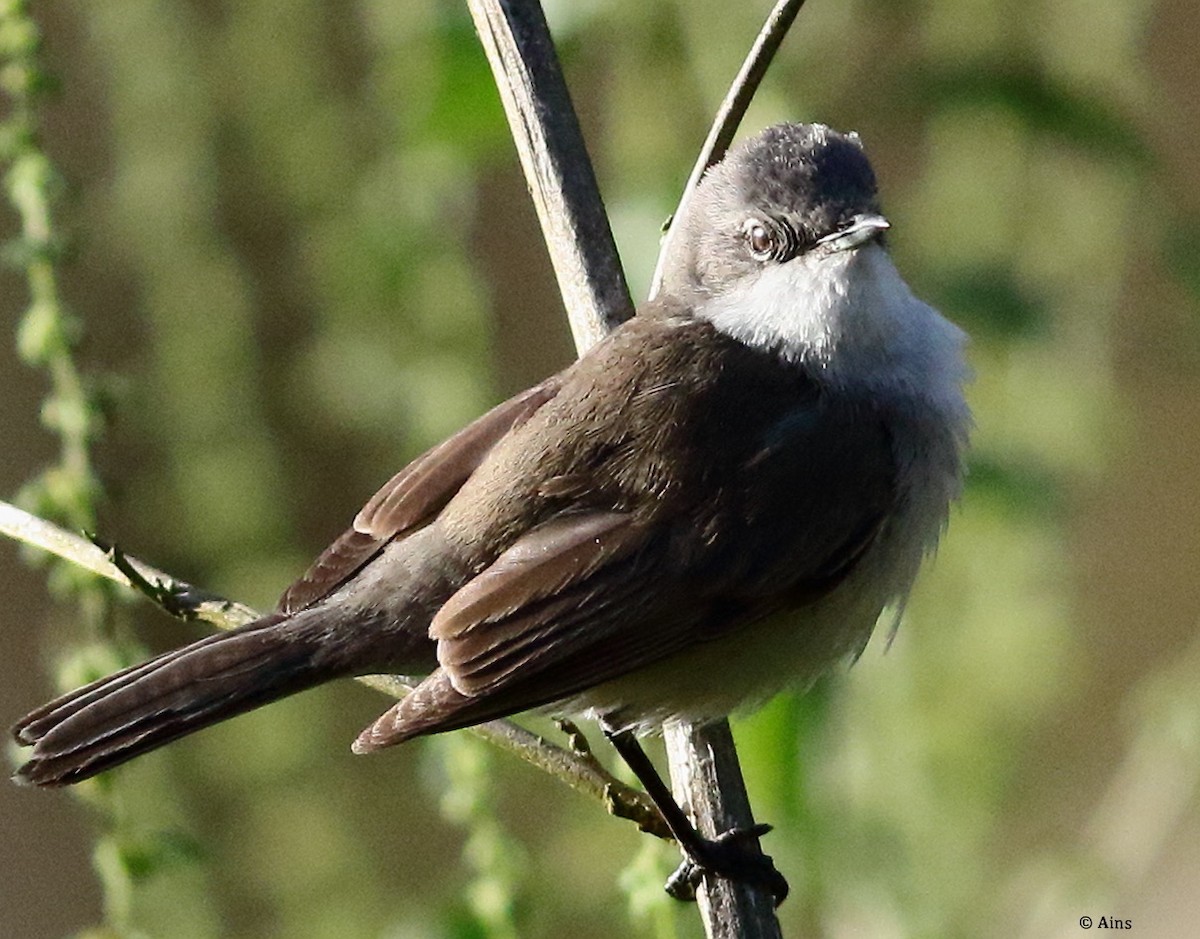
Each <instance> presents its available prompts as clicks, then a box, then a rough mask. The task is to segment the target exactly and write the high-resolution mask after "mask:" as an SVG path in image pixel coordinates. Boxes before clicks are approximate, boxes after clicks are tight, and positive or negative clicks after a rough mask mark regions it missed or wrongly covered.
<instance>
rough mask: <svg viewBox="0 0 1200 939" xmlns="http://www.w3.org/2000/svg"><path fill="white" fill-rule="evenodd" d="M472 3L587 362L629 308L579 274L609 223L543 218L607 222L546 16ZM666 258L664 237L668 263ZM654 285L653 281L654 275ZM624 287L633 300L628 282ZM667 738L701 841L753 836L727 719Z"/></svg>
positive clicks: (749, 82) (607, 253) (783, 28)
mask: <svg viewBox="0 0 1200 939" xmlns="http://www.w3.org/2000/svg"><path fill="white" fill-rule="evenodd" d="M468 5H469V7H470V9H471V13H472V16H473V17H474V18H475V24H476V29H477V30H478V31H479V34H480V38H481V40H482V42H483V45H484V50H485V52H486V53H487V56H488V61H489V63H490V65H491V67H492V72H493V74H494V75H495V78H496V84H497V86H498V87H499V89H500V96H501V99H502V101H503V103H504V108H505V113H506V114H507V116H508V122H509V127H510V129H511V131H512V135H513V138H514V140H515V141H516V145H517V151H518V153H519V154H520V155H521V162H522V166H523V167H524V170H525V177H526V182H527V183H528V185H529V188H530V191H531V193H532V195H533V199H534V203H535V204H536V205H537V206H538V215H539V218H540V219H541V220H542V232H543V236H544V237H545V239H546V243H547V245H548V247H549V250H550V254H551V259H552V261H553V263H554V268H555V272H556V275H557V277H558V280H559V285H560V288H561V289H562V292H563V300H564V302H565V303H566V306H567V315H568V316H569V317H570V320H571V328H572V332H573V333H574V335H575V338H576V346H577V348H578V351H579V353H580V354H581V355H582V354H583V353H584V352H585V351H586V350H587V348H588V347H590V345H591V344H592V342H594V341H595V340H596V339H597V338H598V337H600V336H602V335H603V334H604V333H605V332H607V331H608V330H609V329H611V328H612V327H613V325H614V321H616V322H619V321H620V320H621V319H623V318H624V310H623V309H618V310H617V314H616V315H615V316H614V314H613V311H614V307H613V306H612V304H613V302H614V298H615V297H617V296H618V294H619V291H618V290H617V288H616V287H614V285H612V284H611V283H610V284H605V285H601V286H602V290H601V291H600V292H597V290H596V285H594V284H592V283H590V282H588V281H587V280H585V279H583V278H581V277H580V276H578V275H577V274H576V273H573V272H574V271H576V270H579V269H584V270H589V271H595V270H602V271H610V270H612V269H613V267H614V266H616V265H618V263H619V262H618V261H617V257H616V248H615V245H614V242H613V240H612V236H611V234H610V233H609V230H608V225H607V221H606V220H604V221H603V224H602V225H601V224H600V223H599V221H598V222H597V223H596V227H595V228H594V229H593V235H594V237H585V233H584V232H582V231H581V229H580V228H579V227H578V226H574V225H571V224H569V223H564V220H562V219H557V218H554V217H553V215H551V217H549V218H547V217H546V213H547V211H549V210H548V208H547V207H552V206H558V207H560V209H561V211H563V212H566V213H568V214H567V218H576V217H587V218H591V219H595V218H596V213H597V212H598V213H599V214H600V217H601V219H603V208H602V203H601V201H600V195H599V192H598V191H597V190H596V187H595V179H594V176H593V173H592V169H591V163H590V161H589V160H588V157H587V152H586V149H585V147H584V145H583V141H582V140H581V139H580V135H579V126H578V122H577V120H576V118H575V115H574V112H573V109H572V107H571V102H570V98H569V96H568V94H567V91H566V87H565V85H563V83H562V75H561V70H560V69H559V66H558V62H557V57H556V55H555V52H554V46H553V44H552V42H551V40H550V36H549V30H548V28H547V26H546V23H545V17H544V15H543V13H542V10H541V6H540V4H539V3H538V2H537V0H468ZM802 5H803V0H784V2H781V3H779V4H777V6H776V7H775V9H774V10H773V11H772V13H771V15H770V17H769V18H768V20H767V24H766V26H764V27H763V30H762V31H761V32H760V34H759V37H758V40H757V41H756V43H755V45H754V48H753V49H752V50H751V53H750V56H749V57H748V58H747V61H746V64H745V65H744V66H743V68H742V71H741V73H740V74H739V76H738V78H737V80H736V82H735V84H734V87H733V89H731V91H730V94H729V96H727V98H726V103H725V105H724V106H723V107H722V109H721V113H720V115H719V116H718V119H717V122H716V125H715V126H714V128H713V132H712V133H710V135H709V143H708V144H707V145H706V150H705V154H703V155H702V156H701V160H700V162H699V163H698V164H697V165H698V169H697V170H696V171H695V172H694V173H693V180H692V181H691V182H690V183H689V188H688V190H687V191H686V192H685V195H684V198H685V199H686V198H687V195H688V193H690V191H691V187H693V186H694V185H695V182H696V181H698V180H699V178H700V175H701V174H702V173H703V170H704V169H705V168H706V167H707V166H708V165H709V164H710V162H711V161H715V160H717V159H720V157H721V155H723V154H724V151H725V148H726V147H728V144H729V140H730V139H731V138H732V136H733V133H734V131H735V129H736V127H737V124H738V122H739V121H740V120H741V117H742V115H743V114H744V113H745V110H746V106H747V104H748V103H749V100H750V98H751V97H752V96H753V94H754V92H755V90H756V89H757V87H758V83H759V81H760V79H761V78H762V75H763V73H764V72H765V70H766V68H767V65H768V64H769V63H770V60H771V58H772V56H773V55H774V52H775V50H776V49H777V48H778V46H779V43H780V42H781V41H782V39H783V36H784V34H785V33H786V32H787V28H788V27H789V26H790V25H791V23H792V21H793V20H794V19H795V17H796V14H797V13H798V12H799V9H800V7H801V6H802ZM543 148H549V149H543ZM546 166H553V167H554V168H555V172H554V173H547V172H545V171H544V167H546ZM568 182H569V183H570V185H568ZM669 250H670V236H669V234H668V238H667V239H666V240H665V241H664V246H663V254H664V255H665V253H666V252H667V251H669ZM580 255H584V256H586V257H590V258H592V260H590V261H587V262H583V263H582V264H581V263H580V262H578V261H577V260H575V259H576V258H577V257H578V256H580ZM659 266H660V268H661V257H660V265H659ZM618 270H619V267H618ZM655 280H656V283H657V280H658V275H657V274H656V278H655ZM620 288H621V289H624V290H625V291H626V296H627V288H626V287H625V286H624V279H623V278H622V279H621V281H620ZM664 733H665V735H666V737H667V743H668V751H669V752H670V753H671V775H672V780H673V782H674V784H675V786H676V789H677V790H682V791H683V792H684V794H685V796H687V797H688V801H689V802H690V805H691V810H692V813H693V816H694V817H695V818H696V820H697V823H698V824H699V825H700V827H701V829H702V831H704V832H705V833H707V834H708V835H709V836H710V837H711V836H712V835H714V834H716V833H718V832H719V831H726V830H728V829H730V828H749V827H751V826H752V825H753V824H754V819H753V816H752V814H751V812H750V805H749V801H748V800H747V798H746V795H745V787H744V784H743V783H742V777H741V769H740V766H739V764H738V760H737V751H736V750H735V749H734V746H733V739H732V735H731V734H730V731H729V725H728V723H727V722H725V721H721V722H718V723H716V724H714V725H711V726H709V727H705V728H693V727H690V726H686V725H673V726H669V727H668V728H666V729H665V731H664ZM700 790H703V794H701V793H700ZM693 791H695V793H696V794H695V796H694V797H693V796H692V793H693ZM699 893H700V896H701V901H702V902H701V915H702V917H703V919H704V927H705V931H706V932H707V933H708V935H709V936H710V937H718V936H719V937H733V936H754V937H764V939H766V937H777V936H779V935H780V933H779V923H778V920H777V918H776V916H775V912H774V904H773V898H772V897H771V896H770V894H769V892H768V891H766V890H764V889H762V888H758V887H747V886H741V885H734V884H731V883H729V882H728V881H726V880H725V879H724V878H706V879H705V883H704V884H703V885H702V887H701V890H700V891H699Z"/></svg>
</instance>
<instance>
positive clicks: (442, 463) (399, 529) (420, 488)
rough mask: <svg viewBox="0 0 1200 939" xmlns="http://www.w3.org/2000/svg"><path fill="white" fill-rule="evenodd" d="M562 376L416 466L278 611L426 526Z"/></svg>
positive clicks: (334, 585)
mask: <svg viewBox="0 0 1200 939" xmlns="http://www.w3.org/2000/svg"><path fill="white" fill-rule="evenodd" d="M559 386H560V379H559V377H558V376H555V377H554V378H551V379H548V380H547V381H544V382H542V383H541V384H540V385H537V386H535V387H533V388H530V389H529V390H527V391H524V392H522V393H521V394H519V395H516V396H515V397H513V398H509V399H508V400H507V401H505V402H504V403H503V404H500V405H497V406H496V407H494V408H492V410H490V411H488V412H487V413H486V414H484V415H483V416H482V417H480V418H478V419H477V420H475V421H474V422H473V423H471V424H468V425H467V426H466V427H464V428H463V429H462V430H460V431H459V432H458V433H457V434H455V435H454V436H453V437H450V438H449V439H448V440H446V441H444V442H443V443H441V444H439V445H438V446H436V447H434V448H433V449H431V450H428V451H426V452H425V453H424V454H422V455H421V456H419V457H417V458H416V459H415V460H413V461H412V462H411V463H410V464H409V465H408V466H406V467H405V468H404V469H402V470H401V471H400V472H399V473H397V474H396V475H395V476H393V477H392V478H391V479H389V480H388V481H387V482H386V483H385V484H384V485H383V487H382V488H381V489H380V490H379V491H378V492H376V493H375V495H373V496H372V497H371V498H370V499H369V500H368V501H367V504H366V505H364V506H363V507H362V509H361V510H360V511H359V513H358V515H356V516H355V518H354V524H353V526H352V527H351V528H349V529H347V530H346V531H345V532H343V533H342V534H341V535H339V536H338V538H337V539H335V540H334V542H333V543H332V544H331V545H330V546H329V547H328V548H326V549H325V550H324V551H323V552H322V553H321V555H320V556H319V557H318V558H317V559H316V561H314V562H313V564H312V566H311V567H310V568H309V569H308V571H307V572H305V574H304V576H303V577H301V578H300V579H299V580H298V581H296V582H295V583H294V584H292V585H291V586H290V587H288V589H287V591H286V592H285V593H284V594H283V596H282V597H281V598H280V601H279V605H278V607H277V609H278V611H279V612H281V613H296V612H298V611H299V610H302V609H305V608H306V607H309V606H312V605H313V604H314V603H317V602H319V601H320V600H323V599H324V598H325V597H327V596H329V594H331V593H332V592H333V591H335V590H337V589H338V587H340V586H341V585H342V584H344V583H346V581H348V580H350V578H352V577H353V576H354V575H355V574H357V573H358V572H359V571H360V570H362V569H363V567H364V566H366V565H367V564H368V563H369V562H370V561H372V560H373V559H374V558H375V557H377V556H378V554H379V552H381V551H382V550H383V549H384V547H385V546H386V545H387V544H388V543H389V542H391V541H394V540H395V539H397V538H403V537H404V536H405V535H407V534H409V533H410V532H412V531H415V530H416V529H418V528H421V527H423V526H424V525H426V524H428V523H429V522H430V521H431V520H432V519H433V518H434V516H436V515H437V513H438V512H440V511H441V510H442V509H443V508H444V507H445V505H446V503H447V502H449V501H450V500H451V499H452V498H454V495H455V493H457V492H458V490H459V489H460V488H461V487H462V485H463V483H465V482H466V481H467V479H468V478H469V477H470V475H471V474H472V473H473V472H475V469H476V468H477V467H478V466H479V464H480V463H481V462H483V460H484V458H485V457H486V456H487V455H488V453H489V452H490V451H491V450H492V448H493V447H494V446H495V445H496V444H497V442H499V440H500V439H501V438H502V437H504V435H505V434H507V433H509V431H511V430H513V429H514V428H516V427H519V426H521V424H523V423H524V422H525V421H527V420H528V419H529V417H530V416H531V415H532V414H533V413H534V412H535V411H537V409H538V408H540V407H541V406H542V405H543V404H545V403H546V402H547V401H549V400H550V399H551V398H553V397H554V395H555V394H557V393H558V389H559Z"/></svg>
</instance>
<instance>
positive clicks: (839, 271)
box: [696, 244, 965, 397]
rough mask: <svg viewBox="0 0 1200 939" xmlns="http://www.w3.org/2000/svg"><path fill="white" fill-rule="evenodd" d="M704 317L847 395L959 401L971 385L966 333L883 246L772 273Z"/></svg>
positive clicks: (808, 259) (809, 259) (713, 304)
mask: <svg viewBox="0 0 1200 939" xmlns="http://www.w3.org/2000/svg"><path fill="white" fill-rule="evenodd" d="M696 312H697V313H698V314H699V315H700V316H702V317H704V318H705V319H707V320H709V321H710V322H711V323H712V324H713V325H714V326H716V327H717V329H719V330H721V331H722V332H724V333H726V334H727V335H729V336H732V337H733V338H735V339H738V340H739V341H741V342H744V343H746V344H747V345H750V346H754V347H757V348H760V349H768V350H771V351H774V352H776V353H777V354H779V355H781V356H783V357H784V358H785V359H788V360H790V361H795V362H803V363H804V364H806V365H808V366H809V367H811V368H813V369H814V371H816V372H818V373H824V374H825V376H826V377H827V378H828V380H830V381H831V382H832V383H833V384H835V385H839V386H842V387H844V388H847V389H850V388H860V389H864V390H865V389H870V390H872V391H875V392H878V391H881V390H887V389H889V388H891V387H894V386H895V384H896V383H897V382H900V383H901V385H902V386H903V388H904V389H905V390H908V391H918V392H921V391H926V392H933V395H934V396H935V397H937V396H940V395H939V392H943V393H944V392H950V393H952V394H954V395H955V396H957V395H958V393H959V389H960V387H961V383H962V381H963V379H964V377H965V368H964V366H963V364H962V349H963V345H964V342H965V337H964V335H963V333H962V332H961V330H959V329H958V328H957V327H956V326H954V325H953V324H952V323H950V322H948V321H947V320H945V319H943V318H942V317H941V316H940V315H939V314H938V313H937V311H936V310H934V309H933V308H932V307H930V306H929V305H928V304H926V303H923V302H922V301H920V300H918V299H917V298H916V297H915V296H913V293H912V291H911V290H909V288H908V285H907V284H906V283H905V282H904V280H903V279H902V278H901V277H900V273H899V272H898V271H897V270H896V267H895V265H894V264H892V260H891V258H890V257H889V256H888V254H887V252H886V251H885V250H884V249H883V248H882V247H881V246H880V245H878V244H869V245H866V246H864V247H862V248H859V249H857V250H850V251H838V252H834V253H832V254H809V255H801V256H800V257H797V258H795V259H793V260H792V261H789V262H787V263H785V264H775V265H771V266H769V267H766V268H764V269H763V271H762V272H761V273H760V274H759V275H758V276H757V277H754V278H752V279H749V278H748V279H747V280H746V281H745V282H743V283H741V284H739V285H737V286H735V287H734V288H732V289H731V290H729V291H727V292H726V293H724V294H722V295H721V296H719V297H715V298H713V299H712V300H710V301H709V302H708V303H706V304H704V305H703V306H702V307H700V308H699V309H698V310H697V311H696ZM939 386H940V387H939ZM896 390H897V391H899V390H901V389H900V388H896Z"/></svg>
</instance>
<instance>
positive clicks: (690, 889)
mask: <svg viewBox="0 0 1200 939" xmlns="http://www.w3.org/2000/svg"><path fill="white" fill-rule="evenodd" d="M770 830H771V826H770V825H753V826H751V827H750V828H734V829H732V830H730V831H727V832H724V833H723V834H721V835H718V836H717V837H716V838H714V839H712V840H708V839H706V840H705V841H704V842H703V844H704V849H703V856H701V857H692V856H690V855H689V856H688V857H687V858H685V859H684V861H683V863H682V864H680V865H679V867H678V868H677V869H676V871H675V873H673V874H672V875H671V876H670V877H669V878H667V885H666V891H667V893H668V894H670V895H671V896H672V897H674V898H675V899H676V900H694V899H696V888H697V887H699V886H700V882H701V881H702V880H703V879H704V877H705V875H708V874H714V875H716V876H718V877H724V878H726V879H728V880H735V881H739V882H741V883H748V884H755V885H757V886H760V887H764V888H766V889H767V890H769V891H770V893H771V896H772V897H774V899H775V905H776V906H779V904H781V903H782V902H783V901H784V900H785V899H786V898H787V895H788V882H787V880H785V879H784V876H783V875H782V874H781V873H779V871H778V870H776V869H775V864H774V862H773V861H772V860H771V858H770V856H769V855H766V854H763V853H762V851H761V850H760V849H759V846H758V839H759V838H760V837H762V836H763V835H765V834H766V833H767V832H769V831H770Z"/></svg>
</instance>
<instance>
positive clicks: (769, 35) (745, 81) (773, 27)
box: [650, 0, 804, 300]
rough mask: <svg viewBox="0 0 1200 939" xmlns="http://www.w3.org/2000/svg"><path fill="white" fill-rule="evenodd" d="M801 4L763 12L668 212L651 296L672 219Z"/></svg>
mask: <svg viewBox="0 0 1200 939" xmlns="http://www.w3.org/2000/svg"><path fill="white" fill-rule="evenodd" d="M802 6H804V0H779V2H777V3H776V4H775V7H774V8H773V9H772V10H771V12H770V14H769V15H768V16H767V21H766V22H765V23H764V24H763V28H762V29H761V30H759V33H758V38H757V39H755V40H754V45H753V46H751V48H750V52H749V54H747V56H746V61H745V62H743V63H742V68H741V71H739V72H738V74H737V78H735V79H734V80H733V84H732V85H730V86H729V91H728V92H726V94H725V100H724V101H722V102H721V107H720V108H718V109H717V115H716V117H715V118H714V119H713V124H712V128H711V129H710V130H709V132H708V137H707V139H705V141H704V146H703V147H701V148H700V154H699V156H697V157H696V163H695V165H694V166H693V167H692V175H691V176H689V177H688V181H687V185H686V186H684V187H683V195H682V196H680V198H679V205H677V206H676V207H675V213H674V214H673V215H672V216H671V225H670V226H669V227H668V229H667V233H666V235H665V236H664V237H663V242H662V249H661V250H660V251H659V254H658V264H657V265H656V266H655V268H654V277H653V278H652V279H651V281H650V299H651V300H653V299H654V298H655V297H656V296H658V291H659V288H660V287H661V286H662V277H663V264H664V261H665V259H666V257H667V256H668V255H669V254H670V253H671V246H672V244H673V243H674V239H675V234H676V226H675V220H676V219H679V218H682V217H683V211H684V209H686V208H687V204H688V201H689V200H690V199H691V197H692V192H693V191H694V190H695V188H696V185H697V184H698V183H699V182H700V178H701V177H702V176H703V175H704V172H705V170H707V169H708V168H709V167H710V166H712V165H713V164H715V163H719V162H721V158H722V157H723V156H725V151H726V150H728V149H729V144H730V143H732V142H733V135H734V134H736V133H737V129H738V126H739V125H740V124H741V123H742V118H743V117H745V116H746V109H747V108H749V107H750V102H751V101H752V100H753V98H754V93H755V92H756V91H758V86H759V83H760V82H761V81H762V78H763V76H764V75H765V74H766V73H767V68H768V67H769V66H770V65H771V60H772V59H774V58H775V52H776V51H777V50H778V49H779V46H780V44H781V43H782V42H783V37H784V36H786V35H787V32H788V30H789V29H790V28H791V25H792V21H793V20H795V19H796V14H797V13H799V12H800V8H801V7H802Z"/></svg>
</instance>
